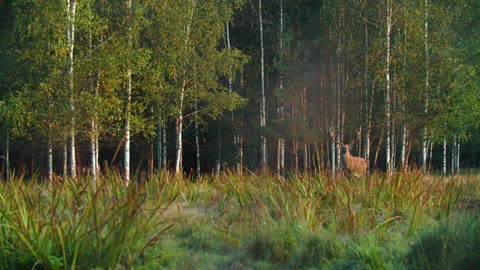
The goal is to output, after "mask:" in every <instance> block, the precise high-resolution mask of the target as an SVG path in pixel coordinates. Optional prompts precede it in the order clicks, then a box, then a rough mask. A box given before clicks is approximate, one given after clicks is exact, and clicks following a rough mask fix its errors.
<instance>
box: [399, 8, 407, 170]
mask: <svg viewBox="0 0 480 270" xmlns="http://www.w3.org/2000/svg"><path fill="white" fill-rule="evenodd" d="M404 8H405V12H406V1H404ZM403 38H404V39H403V42H404V46H405V47H406V46H407V26H406V25H404V27H403ZM404 55H405V56H404V58H403V76H404V77H405V76H406V73H407V53H406V51H405V52H404ZM406 88H407V85H406V80H405V78H403V80H402V94H403V97H402V101H401V102H402V119H401V130H402V131H401V136H402V137H401V142H400V147H401V150H400V166H401V168H402V169H403V170H404V171H405V169H406V165H407V162H408V161H407V160H406V155H407V119H406V113H407V112H406V105H405V101H406V100H407V98H406V95H407V89H406Z"/></svg>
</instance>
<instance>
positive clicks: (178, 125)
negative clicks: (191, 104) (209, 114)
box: [175, 80, 185, 174]
mask: <svg viewBox="0 0 480 270" xmlns="http://www.w3.org/2000/svg"><path fill="white" fill-rule="evenodd" d="M184 96H185V80H184V81H183V85H182V89H181V90H180V100H179V108H178V112H177V119H176V121H175V134H176V137H177V138H176V142H175V152H176V153H175V154H176V156H175V173H176V174H178V173H180V172H181V171H182V167H183V165H182V154H183V144H182V143H183V138H182V134H183V99H184Z"/></svg>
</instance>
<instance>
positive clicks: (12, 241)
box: [0, 171, 480, 269]
mask: <svg viewBox="0 0 480 270" xmlns="http://www.w3.org/2000/svg"><path fill="white" fill-rule="evenodd" d="M479 190H480V188H479V185H478V179H477V178H476V177H475V176H465V177H461V178H459V179H455V180H453V181H452V180H450V179H447V178H428V177H424V176H423V175H422V174H421V173H417V172H410V173H398V174H394V175H392V176H389V177H387V176H385V175H381V174H373V175H370V176H368V177H365V178H345V177H338V178H336V179H332V178H328V177H323V176H320V175H293V176H292V177H290V178H289V179H287V180H285V179H279V178H278V177H276V176H275V175H272V174H269V173H268V172H267V173H263V174H257V175H254V174H251V175H244V176H239V175H235V174H231V173H227V174H223V175H220V176H219V177H215V176H209V175H205V176H202V177H199V178H197V179H186V178H184V177H182V176H175V175H170V174H169V173H167V172H165V171H163V172H160V173H159V174H158V175H155V176H154V177H151V178H145V179H141V178H138V179H137V180H136V181H134V183H132V184H130V185H128V186H125V184H124V182H123V181H122V180H121V176H120V175H119V174H115V173H114V172H113V173H111V174H109V175H106V176H104V177H102V178H100V179H99V180H98V181H97V182H94V181H92V180H91V179H89V178H85V179H78V180H76V181H74V180H71V179H67V180H66V181H65V182H55V183H48V182H42V181H37V179H29V180H28V181H27V180H26V179H14V180H12V181H10V182H6V183H2V184H0V207H1V208H0V268H1V269H90V268H103V269H133V268H136V269H142V268H144V269H162V268H163V269H192V268H195V269H222V268H223V269H273V268H277V269H278V268H280V269H292V268H293V269H305V268H317V269H402V268H404V269H409V268H411V267H418V268H419V269H424V268H427V269H428V268H429V267H430V268H431V269H439V268H438V267H440V269H441V268H442V267H443V266H448V267H450V268H448V267H446V268H444V269H454V267H453V266H458V265H463V264H461V263H467V262H469V261H468V260H473V261H475V260H476V258H475V257H474V256H473V255H470V253H465V254H466V255H465V256H466V257H467V259H465V260H461V261H460V262H459V261H454V262H451V263H450V262H448V263H443V262H442V261H441V260H440V258H441V256H445V255H446V254H448V253H449V252H453V249H455V250H456V251H458V250H461V249H462V247H464V246H462V243H463V242H462V240H459V239H463V238H462V237H467V238H469V239H477V238H475V237H479V236H480V230H477V229H475V228H476V227H475V226H473V225H471V226H467V225H465V226H466V227H462V226H463V225H462V224H463V223H465V224H473V223H474V221H478V218H476V217H475V214H474V213H476V212H477V211H476V210H475V206H476V203H477V200H478V201H480V193H479ZM472 210H473V211H472ZM468 213H471V214H468ZM457 216H462V217H465V216H473V217H466V218H462V219H459V220H460V221H457V222H456V224H459V225H458V226H449V227H448V229H445V228H444V227H445V224H450V223H451V220H452V219H455V217H457ZM472 220H473V221H472ZM463 221H465V222H463ZM449 222H450V223H449ZM442 226H443V227H442ZM477 227H478V226H477ZM445 230H447V231H448V232H449V234H448V233H447V234H445V233H442V235H446V236H445V237H443V238H440V239H439V240H438V239H437V238H436V235H437V234H439V233H437V231H439V232H444V231H445ZM457 230H463V231H468V232H469V233H465V234H464V236H461V237H457V236H456V235H457V233H456V231H457ZM452 239H453V240H452ZM437 240H438V241H437ZM452 241H453V242H455V244H454V246H453V247H454V248H446V247H445V245H446V244H445V243H450V242H452ZM412 243H413V244H412ZM447 247H448V245H447ZM436 248H437V250H438V249H441V251H442V252H443V253H441V256H437V255H431V254H429V253H428V252H427V251H428V250H430V249H436ZM459 254H460V253H459ZM462 254H463V253H462Z"/></svg>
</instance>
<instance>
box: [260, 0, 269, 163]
mask: <svg viewBox="0 0 480 270" xmlns="http://www.w3.org/2000/svg"><path fill="white" fill-rule="evenodd" d="M258 14H259V21H260V52H261V54H260V65H261V66H260V73H261V74H260V75H261V95H262V97H261V98H262V105H261V111H260V126H261V127H262V135H261V150H260V151H261V158H260V159H261V167H262V168H263V169H264V168H266V166H267V137H266V136H265V134H264V132H265V131H264V129H265V128H266V125H267V115H266V108H265V103H266V101H265V63H264V62H265V58H264V54H265V52H264V51H265V48H264V44H263V16H262V0H258Z"/></svg>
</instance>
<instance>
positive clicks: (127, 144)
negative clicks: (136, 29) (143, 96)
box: [124, 0, 133, 185]
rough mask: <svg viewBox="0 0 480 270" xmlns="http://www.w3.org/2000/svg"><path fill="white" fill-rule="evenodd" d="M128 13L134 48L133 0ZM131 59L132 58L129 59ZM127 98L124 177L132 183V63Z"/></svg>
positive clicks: (131, 46) (128, 2) (129, 41)
mask: <svg viewBox="0 0 480 270" xmlns="http://www.w3.org/2000/svg"><path fill="white" fill-rule="evenodd" d="M127 13H128V18H127V20H128V49H129V50H132V49H133V30H132V0H127ZM129 61H130V59H129ZM126 92H127V100H126V104H125V106H126V108H125V148H124V178H125V183H126V184H127V185H128V184H129V183H130V132H131V130H130V121H131V119H130V117H131V116H130V113H131V112H130V110H131V102H132V67H131V64H130V63H128V64H127V89H126Z"/></svg>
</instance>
